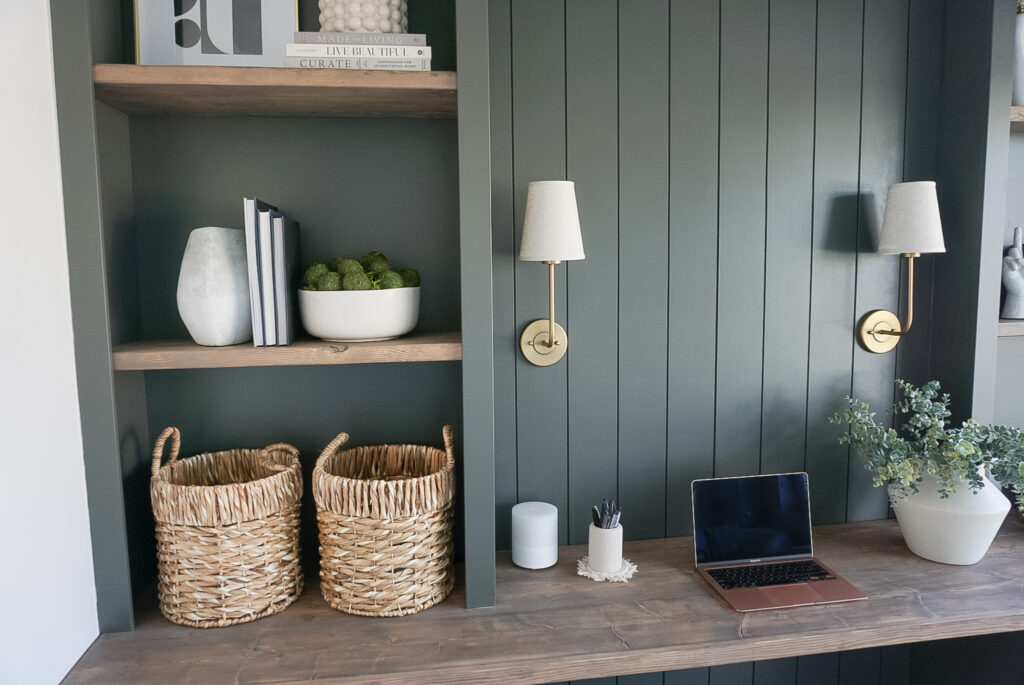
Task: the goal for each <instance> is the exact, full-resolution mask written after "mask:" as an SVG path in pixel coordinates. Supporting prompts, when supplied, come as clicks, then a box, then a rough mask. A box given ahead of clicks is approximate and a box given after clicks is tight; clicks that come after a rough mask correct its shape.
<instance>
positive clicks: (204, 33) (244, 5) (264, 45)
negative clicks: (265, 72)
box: [135, 0, 298, 67]
mask: <svg viewBox="0 0 1024 685" xmlns="http://www.w3.org/2000/svg"><path fill="white" fill-rule="evenodd" d="M297 30H298V3H297V1H296V0H135V61H136V62H137V63H139V64H206V65H220V66H235V67H240V66H241V67H280V66H283V65H284V53H285V45H287V44H288V43H289V42H291V40H292V36H293V34H294V32H295V31H297Z"/></svg>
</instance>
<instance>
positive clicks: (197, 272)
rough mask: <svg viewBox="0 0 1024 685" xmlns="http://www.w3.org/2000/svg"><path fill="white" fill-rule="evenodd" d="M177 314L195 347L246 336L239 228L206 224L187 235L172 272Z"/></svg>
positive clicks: (241, 339)
mask: <svg viewBox="0 0 1024 685" xmlns="http://www.w3.org/2000/svg"><path fill="white" fill-rule="evenodd" d="M178 313H179V314H180V315H181V320H182V321H183V322H184V323H185V328H187V329H188V333H189V335H191V336H192V339H193V340H195V341H196V343H198V344H200V345H211V346H220V345H237V344H238V343H243V342H245V341H246V340H251V339H252V310H251V308H250V304H249V276H248V271H247V268H246V259H245V234H244V232H243V231H242V230H241V229H239V228H221V227H219V226H206V227H205V228H197V229H195V230H194V231H192V233H190V234H189V236H188V244H187V245H186V246H185V255H184V256H183V257H182V259H181V271H180V272H179V273H178Z"/></svg>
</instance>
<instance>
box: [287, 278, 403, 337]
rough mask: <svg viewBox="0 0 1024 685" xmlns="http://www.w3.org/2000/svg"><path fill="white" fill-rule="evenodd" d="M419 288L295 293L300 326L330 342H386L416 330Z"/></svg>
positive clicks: (314, 335) (301, 291) (303, 291)
mask: <svg viewBox="0 0 1024 685" xmlns="http://www.w3.org/2000/svg"><path fill="white" fill-rule="evenodd" d="M419 315H420V289H419V288H390V289H388V290H332V291H327V292H320V291H317V290H300V291H299V316H300V317H301V319H302V327H303V328H305V329H306V332H307V333H309V334H310V335H312V336H313V337H314V338H321V339H323V340H329V341H331V342H365V341H369V340H388V339H389V338H397V337H398V336H400V335H405V334H406V333H408V332H409V331H411V330H412V329H413V328H415V327H416V319H417V318H419Z"/></svg>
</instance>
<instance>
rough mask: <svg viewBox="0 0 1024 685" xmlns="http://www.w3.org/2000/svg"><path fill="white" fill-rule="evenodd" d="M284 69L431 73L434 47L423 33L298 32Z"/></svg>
mask: <svg viewBox="0 0 1024 685" xmlns="http://www.w3.org/2000/svg"><path fill="white" fill-rule="evenodd" d="M284 65H285V66H286V67H298V68H300V69H386V70H389V71H430V46H429V45H427V36H426V34H423V33H346V32H341V31H296V32H295V42H294V43H288V45H287V47H286V48H285V58H284Z"/></svg>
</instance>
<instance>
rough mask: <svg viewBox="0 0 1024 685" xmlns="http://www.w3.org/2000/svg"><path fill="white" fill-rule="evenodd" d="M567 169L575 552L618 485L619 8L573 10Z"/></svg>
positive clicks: (610, 1)
mask: <svg viewBox="0 0 1024 685" xmlns="http://www.w3.org/2000/svg"><path fill="white" fill-rule="evenodd" d="M565 24H566V27H565V28H566V41H565V42H566V46H565V48H566V57H565V59H566V65H565V68H566V96H565V97H566V103H565V106H566V169H567V175H568V178H569V179H570V180H572V181H575V183H576V198H577V204H578V206H579V212H580V224H581V226H582V231H583V249H584V251H585V252H586V254H587V258H586V259H585V260H583V261H579V262H570V263H568V265H567V272H566V273H567V281H568V295H567V297H568V305H567V310H566V321H567V322H568V325H567V327H566V332H567V335H568V336H569V340H570V341H571V346H570V350H571V352H570V353H569V354H568V356H567V357H566V364H567V366H568V373H569V509H568V511H567V512H566V519H567V520H568V524H569V544H571V545H577V544H583V543H585V542H586V541H587V530H588V526H589V525H590V507H591V506H592V505H594V504H595V503H598V502H600V501H601V498H602V497H615V496H616V485H617V480H618V473H617V453H616V445H617V443H618V431H617V430H616V419H617V412H618V378H617V376H616V374H615V368H616V365H617V361H618V348H617V345H616V343H617V336H616V335H614V331H616V330H617V328H618V307H617V303H618V284H619V279H618V242H619V238H618V223H617V221H616V216H617V214H618V195H617V192H618V163H617V160H618V145H617V143H616V134H617V128H618V116H617V110H616V109H615V108H614V107H609V106H608V103H611V102H615V98H616V93H617V89H618V83H617V80H616V79H615V78H614V75H615V74H616V73H617V52H616V49H615V48H616V45H617V41H618V27H617V7H616V2H615V0H568V2H567V3H566V19H565Z"/></svg>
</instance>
